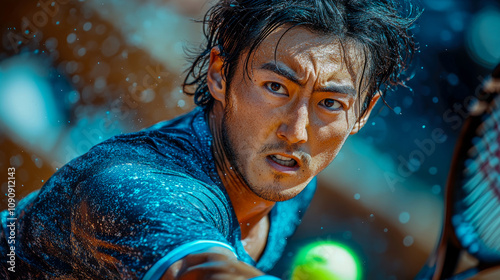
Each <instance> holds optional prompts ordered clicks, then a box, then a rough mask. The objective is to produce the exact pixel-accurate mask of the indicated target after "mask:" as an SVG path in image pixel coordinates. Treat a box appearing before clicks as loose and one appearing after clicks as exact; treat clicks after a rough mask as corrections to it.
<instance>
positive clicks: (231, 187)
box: [208, 102, 275, 239]
mask: <svg viewBox="0 0 500 280" xmlns="http://www.w3.org/2000/svg"><path fill="white" fill-rule="evenodd" d="M223 116H224V113H223V109H222V105H221V104H220V103H219V102H216V104H214V107H213V109H212V110H211V112H210V113H209V116H208V124H209V127H210V131H211V132H212V135H213V139H214V142H213V145H212V154H213V156H214V159H215V164H216V168H217V173H218V174H219V177H220V178H221V181H222V184H223V185H224V187H225V188H226V192H227V193H228V195H229V199H230V200H231V204H232V205H233V209H234V211H235V214H236V217H237V219H238V222H239V224H240V228H241V238H242V239H245V238H247V237H251V236H252V235H257V234H258V225H259V222H261V221H262V219H263V218H265V217H267V215H268V214H269V212H270V211H271V209H272V208H273V206H274V204H275V202H273V201H268V200H265V199H263V198H261V197H259V196H257V195H256V194H255V193H254V192H253V191H252V190H251V189H250V187H249V186H248V185H247V184H246V183H245V180H243V178H242V177H241V174H240V173H239V172H238V171H237V168H236V167H235V166H232V165H231V163H230V161H229V160H228V158H227V154H226V151H225V149H224V148H223V144H222V119H223Z"/></svg>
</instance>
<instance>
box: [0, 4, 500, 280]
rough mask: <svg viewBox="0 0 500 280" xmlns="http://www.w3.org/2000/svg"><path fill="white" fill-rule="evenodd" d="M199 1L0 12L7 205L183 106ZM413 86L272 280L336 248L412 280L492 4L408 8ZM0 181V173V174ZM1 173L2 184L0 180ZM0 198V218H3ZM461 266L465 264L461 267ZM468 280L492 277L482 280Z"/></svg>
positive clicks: (488, 46)
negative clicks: (319, 249) (10, 190)
mask: <svg viewBox="0 0 500 280" xmlns="http://www.w3.org/2000/svg"><path fill="white" fill-rule="evenodd" d="M210 2H211V1H210V0H147V1H139V0H131V1H118V0H107V1H104V0H87V1H83V0H80V1H69V0H57V1H52V0H41V1H32V0H29V1H28V0H21V1H20V0H3V1H2V4H1V8H0V32H1V46H0V145H1V149H0V172H3V175H0V178H1V179H0V184H1V189H2V193H3V194H6V193H7V168H8V167H15V168H16V200H19V199H21V198H22V197H24V196H26V195H27V194H28V193H30V192H31V191H33V190H36V189H39V188H41V187H42V185H43V184H44V182H45V181H46V180H47V179H48V178H49V177H50V176H51V175H52V174H53V173H54V172H55V170H57V169H58V168H60V167H61V166H62V165H64V164H65V163H67V162H68V161H70V160H71V159H73V158H74V157H76V156H78V155H81V154H83V153H85V152H86V151H88V149H89V148H90V147H92V146H93V145H95V144H97V143H99V142H101V141H103V140H105V139H108V138H109V137H111V136H113V135H117V134H120V133H127V132H133V131H137V130H140V129H143V128H145V127H148V126H150V125H152V124H154V123H156V122H159V121H161V120H165V119H170V118H173V117H175V116H177V115H179V114H182V113H185V112H188V111H189V110H191V109H192V108H193V103H192V101H191V99H190V98H189V97H187V96H185V95H184V94H183V93H182V92H181V88H180V84H181V83H182V81H183V78H184V75H183V71H184V70H185V69H186V67H187V66H188V61H187V59H186V56H185V53H184V48H185V47H190V48H197V47H199V46H200V44H201V43H202V42H203V38H202V29H201V24H200V23H197V22H195V21H194V20H193V19H201V18H202V16H203V14H204V13H205V11H206V10H207V9H208V8H209V7H210V4H211V3H210ZM417 4H418V5H419V6H420V7H423V8H424V9H425V11H424V13H423V15H422V16H421V17H420V19H419V20H418V22H417V25H416V26H415V28H414V29H413V33H414V34H415V37H416V39H417V41H418V42H419V51H418V53H417V55H416V57H415V60H414V64H413V66H412V68H411V69H410V70H409V73H410V75H411V76H413V79H412V80H411V81H410V82H409V83H408V88H404V87H400V88H399V89H398V90H397V91H395V92H392V93H390V94H389V95H388V96H387V98H386V99H387V103H388V104H389V105H390V106H391V107H392V110H391V109H389V108H388V107H387V106H384V105H383V104H379V105H378V109H377V110H375V111H374V113H373V114H372V117H371V119H370V121H369V123H368V125H366V126H365V128H364V129H363V130H362V131H361V132H360V133H359V134H357V135H355V136H354V137H352V138H351V139H350V140H348V141H347V143H346V145H345V146H344V148H343V150H342V152H341V153H340V154H339V156H338V157H337V158H336V159H335V161H334V162H333V163H332V164H331V166H329V167H328V168H327V170H325V171H324V172H322V174H321V175H320V176H319V182H320V184H319V188H318V192H317V194H316V196H315V198H314V200H313V202H312V204H311V206H310V209H309V211H308V213H307V214H306V215H305V217H304V219H303V223H302V225H301V226H300V227H299V229H298V231H297V233H296V234H295V236H294V237H293V238H292V239H291V240H289V245H288V247H287V249H286V252H285V254H284V256H283V258H282V260H281V261H280V262H279V263H278V265H277V266H276V267H275V269H274V270H273V271H272V273H271V274H273V275H275V276H278V277H282V278H283V279H289V278H290V275H291V269H292V263H293V261H294V259H295V257H296V256H297V252H298V251H299V250H300V248H302V247H304V246H306V245H307V244H310V243H312V242H335V243H338V244H342V245H343V246H345V247H347V248H349V250H350V252H352V254H354V255H356V256H357V258H358V260H359V263H360V267H361V268H360V270H361V273H362V274H363V279H412V278H413V277H414V276H415V275H416V274H417V272H418V271H419V270H420V268H421V267H422V266H423V264H424V263H425V261H426V259H427V257H428V255H429V254H430V252H431V251H432V250H433V249H434V246H435V244H436V243H437V241H438V237H439V233H440V230H441V223H442V217H443V191H444V187H445V182H446V177H447V172H448V168H449V165H450V161H451V156H452V152H453V146H454V144H455V141H456V139H457V135H458V133H459V130H460V127H461V124H462V122H463V120H464V116H465V107H466V106H467V104H468V102H469V101H470V99H469V98H468V97H469V96H472V95H473V94H474V92H475V90H476V89H477V87H478V86H479V85H480V84H481V82H482V81H483V79H484V78H485V77H487V75H488V74H489V72H490V71H491V69H492V68H493V67H494V65H496V64H497V63H498V62H499V61H500V3H499V2H498V1H497V0H476V1H466V0H440V1H433V0H420V1H419V2H417ZM2 170H3V171H2ZM0 174H1V173H0ZM6 201H7V199H6V196H2V199H1V204H0V210H3V209H5V208H7V206H6ZM471 264H473V260H471V259H470V258H468V257H467V256H465V257H464V259H463V261H462V263H461V265H460V269H464V268H466V267H467V266H470V265H471ZM474 279H500V274H499V273H498V272H495V271H490V272H486V273H482V274H480V275H478V276H476V277H475V278H474Z"/></svg>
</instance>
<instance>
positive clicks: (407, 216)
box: [399, 212, 410, 224]
mask: <svg viewBox="0 0 500 280" xmlns="http://www.w3.org/2000/svg"><path fill="white" fill-rule="evenodd" d="M409 221H410V213H408V212H401V214H399V222H400V223H402V224H406V223H408V222H409Z"/></svg>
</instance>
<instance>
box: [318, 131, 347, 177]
mask: <svg viewBox="0 0 500 280" xmlns="http://www.w3.org/2000/svg"><path fill="white" fill-rule="evenodd" d="M349 132H350V129H349V127H348V125H347V122H345V121H344V122H343V123H342V122H337V123H336V124H332V125H330V126H328V127H323V128H321V129H319V130H318V132H317V137H316V138H315V143H314V146H315V148H314V150H313V152H312V156H313V158H314V159H315V162H316V163H317V164H318V165H319V166H318V167H319V168H321V169H322V168H325V167H326V166H327V165H328V164H330V163H331V162H332V161H333V159H334V158H335V157H336V156H337V154H338V152H339V151H340V149H341V148H342V145H343V144H344V142H345V140H346V139H347V137H348V136H349Z"/></svg>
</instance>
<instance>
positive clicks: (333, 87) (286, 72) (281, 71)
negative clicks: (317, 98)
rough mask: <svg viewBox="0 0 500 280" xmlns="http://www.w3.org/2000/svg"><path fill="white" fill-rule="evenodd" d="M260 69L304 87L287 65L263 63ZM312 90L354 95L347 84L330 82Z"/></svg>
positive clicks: (353, 90)
mask: <svg viewBox="0 0 500 280" xmlns="http://www.w3.org/2000/svg"><path fill="white" fill-rule="evenodd" d="M260 69H263V70H267V71H271V72H273V73H276V74H277V75H280V76H282V77H284V78H286V79H287V80H289V81H291V82H293V83H295V84H297V85H299V86H301V87H304V86H305V84H304V83H303V82H301V81H300V79H299V78H298V77H297V74H295V72H294V71H293V70H291V69H289V68H288V67H279V66H278V65H277V64H276V63H271V62H268V63H265V64H263V65H262V66H261V67H260ZM314 91H318V92H333V93H342V94H346V95H350V96H352V97H355V96H356V90H355V89H354V88H353V87H352V86H348V85H339V84H330V85H328V86H326V87H322V88H318V89H315V90H314Z"/></svg>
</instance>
